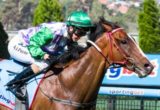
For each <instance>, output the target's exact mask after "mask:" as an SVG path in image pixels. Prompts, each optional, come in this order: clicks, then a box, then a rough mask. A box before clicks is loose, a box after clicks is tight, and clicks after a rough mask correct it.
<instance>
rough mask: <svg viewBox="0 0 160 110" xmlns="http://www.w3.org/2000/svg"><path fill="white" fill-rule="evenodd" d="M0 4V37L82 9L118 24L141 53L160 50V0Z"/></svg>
mask: <svg viewBox="0 0 160 110" xmlns="http://www.w3.org/2000/svg"><path fill="white" fill-rule="evenodd" d="M0 7H1V8H0V23H1V27H0V28H1V30H2V31H1V32H0V33H1V34H2V35H0V37H2V36H3V37H4V34H3V33H4V32H3V31H5V32H6V34H7V35H9V37H8V39H10V38H12V36H14V35H15V34H17V31H18V30H20V29H25V28H28V27H31V26H36V25H38V24H40V23H43V22H50V21H61V22H64V21H65V19H66V18H67V16H68V15H69V14H70V13H71V12H72V11H73V10H83V11H85V12H87V13H88V14H89V16H90V17H91V18H92V20H93V21H94V22H96V21H98V20H99V19H98V18H99V17H100V16H104V17H105V19H106V20H109V21H111V22H115V23H117V24H119V25H120V26H121V27H123V28H124V29H125V31H126V32H128V33H129V34H130V35H132V36H133V37H134V38H135V39H136V41H137V42H138V43H139V45H140V47H141V48H142V49H143V51H144V52H146V53H160V43H159V42H160V0H0ZM3 39H4V38H3ZM0 44H1V43H0ZM1 49H3V48H2V47H1Z"/></svg>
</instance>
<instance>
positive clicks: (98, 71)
mask: <svg viewBox="0 0 160 110" xmlns="http://www.w3.org/2000/svg"><path fill="white" fill-rule="evenodd" d="M88 42H89V43H90V44H92V45H91V46H90V47H89V48H88V49H87V50H86V51H85V52H83V53H82V54H81V55H80V58H79V59H77V60H72V61H70V62H69V63H68V64H67V66H64V69H63V71H61V72H60V73H59V74H54V75H52V76H50V77H46V78H44V79H43V81H42V82H41V84H40V86H39V89H38V91H37V94H36V96H35V98H34V102H33V103H32V105H31V107H30V108H29V109H30V110H95V109H96V106H95V105H96V99H97V95H98V91H99V88H100V86H101V83H102V80H103V77H104V75H105V70H106V69H107V68H109V67H110V66H112V65H114V64H116V65H117V64H118V65H121V66H123V67H125V68H127V69H129V70H131V71H134V72H135V73H137V75H138V76H139V77H140V78H142V77H146V76H148V75H149V74H150V73H151V72H152V70H153V65H152V64H151V62H150V61H149V60H148V59H147V57H146V56H145V54H144V53H143V52H142V50H141V49H140V47H139V46H138V45H137V43H136V42H135V40H134V39H133V38H132V37H130V36H129V35H128V34H127V33H126V32H125V30H124V29H123V28H120V27H119V26H117V25H116V24H114V23H112V22H108V21H107V20H105V19H104V18H101V19H100V20H99V22H97V23H95V27H94V29H93V32H92V33H91V36H90V40H89V41H88ZM113 67H114V66H113ZM50 74H51V72H50V71H49V72H47V73H46V76H47V75H50ZM0 110H7V108H5V107H2V106H0Z"/></svg>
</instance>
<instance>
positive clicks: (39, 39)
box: [28, 27, 55, 59]
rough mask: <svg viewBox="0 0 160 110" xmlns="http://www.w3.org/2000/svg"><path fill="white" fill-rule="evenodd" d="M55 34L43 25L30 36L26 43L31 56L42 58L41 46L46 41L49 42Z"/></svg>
mask: <svg viewBox="0 0 160 110" xmlns="http://www.w3.org/2000/svg"><path fill="white" fill-rule="evenodd" d="M54 37H55V36H54V35H53V33H52V31H51V30H50V29H49V28H47V27H44V28H42V29H41V30H40V31H39V32H37V33H36V34H35V35H33V36H32V37H31V38H30V43H29V45H28V50H29V52H30V54H31V56H32V57H33V58H37V59H43V57H44V54H45V53H46V52H44V51H43V50H42V49H41V47H42V46H43V45H45V44H47V43H49V42H50V41H51V40H52V39H53V38H54Z"/></svg>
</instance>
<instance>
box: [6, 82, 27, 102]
mask: <svg viewBox="0 0 160 110" xmlns="http://www.w3.org/2000/svg"><path fill="white" fill-rule="evenodd" d="M6 90H8V91H10V92H12V93H13V94H14V95H15V97H16V98H17V99H19V100H21V101H25V100H26V95H25V94H24V93H23V92H22V87H20V86H19V85H13V86H11V87H8V88H7V89H6Z"/></svg>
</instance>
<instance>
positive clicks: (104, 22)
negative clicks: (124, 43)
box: [99, 16, 112, 31]
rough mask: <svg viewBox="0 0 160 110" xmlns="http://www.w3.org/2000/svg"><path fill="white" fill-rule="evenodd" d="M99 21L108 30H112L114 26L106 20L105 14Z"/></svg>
mask: <svg viewBox="0 0 160 110" xmlns="http://www.w3.org/2000/svg"><path fill="white" fill-rule="evenodd" d="M99 23H100V24H102V26H103V27H104V28H105V29H106V30H107V31H112V26H110V24H109V23H108V22H107V21H106V20H105V18H104V16H101V17H99ZM108 24H109V25H108Z"/></svg>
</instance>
